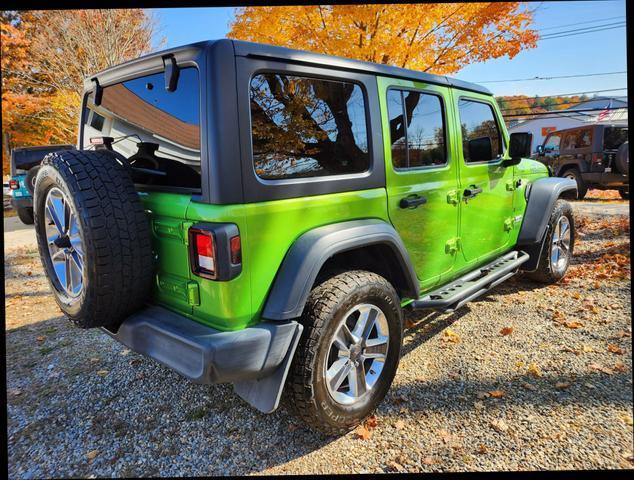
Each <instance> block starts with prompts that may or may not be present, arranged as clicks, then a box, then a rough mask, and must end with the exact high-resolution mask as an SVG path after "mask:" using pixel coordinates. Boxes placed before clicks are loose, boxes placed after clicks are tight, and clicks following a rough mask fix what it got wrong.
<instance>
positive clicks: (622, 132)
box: [603, 127, 627, 150]
mask: <svg viewBox="0 0 634 480" xmlns="http://www.w3.org/2000/svg"><path fill="white" fill-rule="evenodd" d="M626 141H627V128H623V127H605V130H604V131H603V149H604V150H618V148H619V147H620V146H621V145H622V144H623V143H625V142H626Z"/></svg>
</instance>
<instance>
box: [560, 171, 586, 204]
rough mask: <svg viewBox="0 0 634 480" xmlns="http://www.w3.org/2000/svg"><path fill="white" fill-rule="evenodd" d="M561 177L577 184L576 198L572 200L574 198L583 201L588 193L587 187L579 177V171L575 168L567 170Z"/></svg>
mask: <svg viewBox="0 0 634 480" xmlns="http://www.w3.org/2000/svg"><path fill="white" fill-rule="evenodd" d="M563 177H564V178H570V179H571V180H574V181H575V182H577V196H576V197H573V198H576V199H577V200H583V198H584V197H585V196H586V193H588V186H587V185H586V182H585V181H584V180H583V178H582V177H581V172H580V171H579V169H578V168H577V167H572V168H569V169H568V170H566V171H565V172H564V174H563ZM573 195H574V193H573Z"/></svg>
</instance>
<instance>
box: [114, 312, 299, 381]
mask: <svg viewBox="0 0 634 480" xmlns="http://www.w3.org/2000/svg"><path fill="white" fill-rule="evenodd" d="M102 330H104V331H105V332H106V333H107V334H108V335H110V336H111V337H113V338H114V339H116V340H118V341H119V342H121V343H122V344H124V345H126V346H127V347H129V348H130V349H132V350H134V351H135V352H139V353H142V354H144V355H147V356H149V357H151V358H154V359H155V360H157V361H158V362H160V363H162V364H163V365H165V366H167V367H169V368H171V369H172V370H175V371H176V372H178V373H180V374H181V375H183V376H185V377H187V378H188V379H190V380H192V381H194V382H196V383H204V384H209V383H222V382H232V383H239V382H244V381H249V380H258V379H261V378H264V377H267V376H270V375H271V374H273V373H274V372H275V370H276V369H277V367H279V366H280V365H281V364H282V363H283V362H284V360H285V359H286V358H287V357H288V356H289V355H287V354H290V356H292V353H293V351H294V348H295V346H296V343H297V342H296V341H297V338H298V336H299V334H300V333H301V330H302V329H301V326H300V325H299V324H298V323H297V322H295V321H289V322H262V323H260V324H258V325H256V326H253V327H249V328H245V329H243V330H239V331H236V332H222V331H219V330H215V329H213V328H210V327H207V326H205V325H202V324H200V323H197V322H195V321H193V320H190V319H189V318H186V317H184V316H182V315H179V314H177V313H174V312H172V311H170V310H167V309H165V308H162V307H158V306H151V307H147V308H145V309H143V310H141V311H140V312H138V313H135V314H134V315H132V316H130V317H129V318H127V319H126V320H125V321H124V322H123V323H122V324H121V326H120V327H119V330H118V331H117V332H116V333H113V332H110V331H109V330H107V329H105V328H104V329H102ZM284 373H286V372H284ZM284 376H285V375H284Z"/></svg>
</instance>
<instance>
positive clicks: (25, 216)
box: [17, 207, 33, 225]
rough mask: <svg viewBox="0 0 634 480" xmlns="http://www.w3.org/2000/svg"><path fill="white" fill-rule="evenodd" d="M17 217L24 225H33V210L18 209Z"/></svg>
mask: <svg viewBox="0 0 634 480" xmlns="http://www.w3.org/2000/svg"><path fill="white" fill-rule="evenodd" d="M17 211H18V217H19V218H20V220H21V221H22V223H24V224H25V225H33V208H31V207H18V210H17Z"/></svg>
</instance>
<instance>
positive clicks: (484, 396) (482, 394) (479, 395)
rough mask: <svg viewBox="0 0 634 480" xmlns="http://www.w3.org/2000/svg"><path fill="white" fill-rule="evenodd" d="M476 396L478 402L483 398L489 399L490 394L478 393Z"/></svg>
mask: <svg viewBox="0 0 634 480" xmlns="http://www.w3.org/2000/svg"><path fill="white" fill-rule="evenodd" d="M476 396H477V397H478V399H479V400H484V399H485V398H489V396H490V394H489V392H478V393H476Z"/></svg>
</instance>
